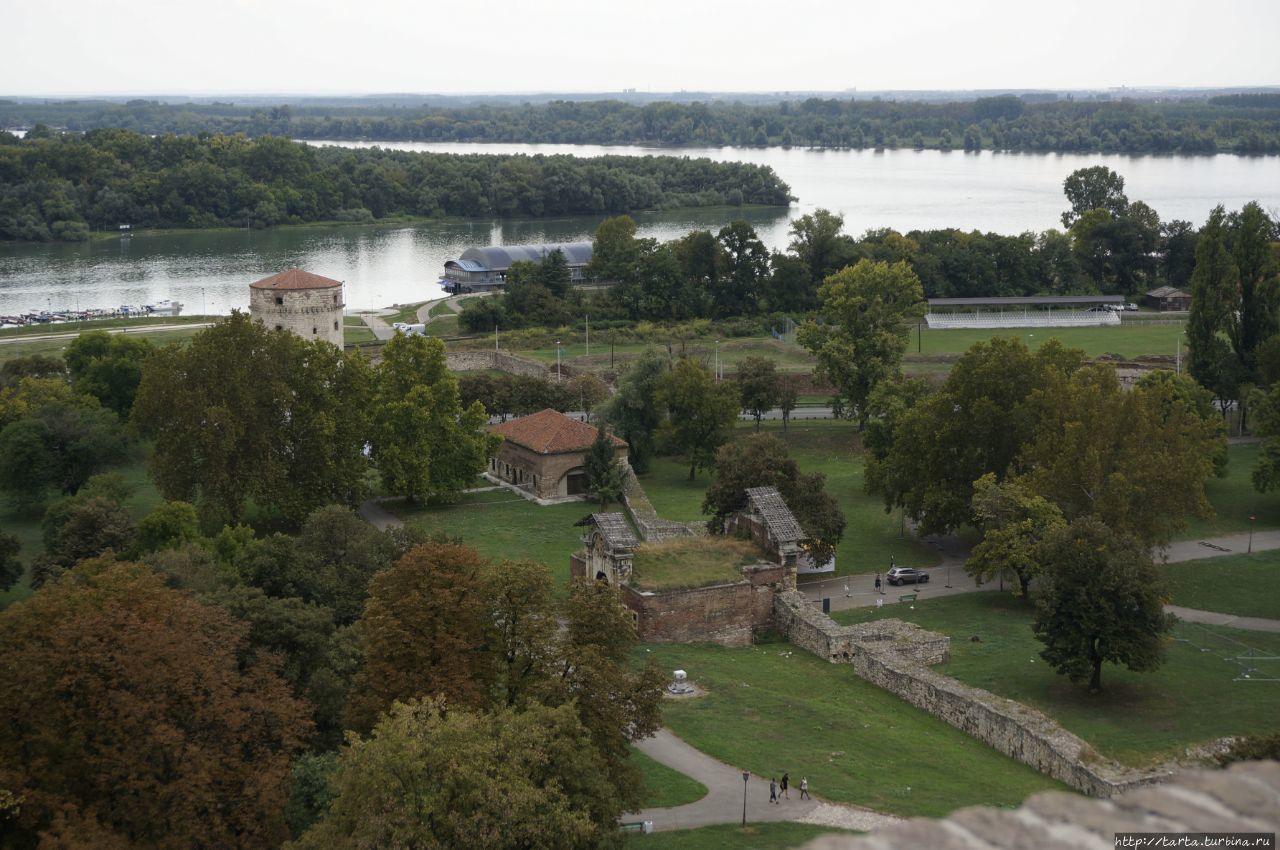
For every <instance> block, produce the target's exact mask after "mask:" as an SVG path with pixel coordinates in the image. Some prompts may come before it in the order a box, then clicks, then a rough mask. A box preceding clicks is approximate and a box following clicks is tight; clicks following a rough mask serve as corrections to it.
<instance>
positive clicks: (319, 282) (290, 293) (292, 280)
mask: <svg viewBox="0 0 1280 850" xmlns="http://www.w3.org/2000/svg"><path fill="white" fill-rule="evenodd" d="M344 307H346V304H344V303H343V297H342V281H340V280H334V279H332V278H328V277H321V276H320V275H318V274H312V273H311V272H305V271H303V270H302V269H289V270H288V271H283V272H280V273H279V274H273V275H271V277H264V278H263V279H262V280H259V281H257V282H256V283H251V284H249V315H250V316H252V317H253V318H254V319H256V320H258V321H259V322H262V323H263V324H264V325H266V326H267V327H268V328H270V329H272V330H277V331H289V332H290V333H293V334H297V335H298V336H300V337H302V338H303V339H322V340H324V341H325V342H328V343H331V344H333V345H336V346H338V348H342V345H343V330H342V311H343V308H344Z"/></svg>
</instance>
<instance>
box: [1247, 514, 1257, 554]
mask: <svg viewBox="0 0 1280 850" xmlns="http://www.w3.org/2000/svg"><path fill="white" fill-rule="evenodd" d="M1254 519H1256V517H1249V551H1248V553H1247V554H1249V555H1252V554H1253V521H1254Z"/></svg>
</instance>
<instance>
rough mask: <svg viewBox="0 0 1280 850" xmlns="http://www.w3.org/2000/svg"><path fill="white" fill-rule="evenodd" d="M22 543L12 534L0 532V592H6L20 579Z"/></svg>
mask: <svg viewBox="0 0 1280 850" xmlns="http://www.w3.org/2000/svg"><path fill="white" fill-rule="evenodd" d="M21 553H22V541H20V540H19V539H18V538H17V537H14V536H13V535H12V534H5V533H4V532H2V531H0V592H3V591H6V590H8V589H9V588H11V587H13V586H14V585H15V584H17V583H18V579H20V578H22V572H23V567H22V561H20V560H18V556H19V555H20V554H21Z"/></svg>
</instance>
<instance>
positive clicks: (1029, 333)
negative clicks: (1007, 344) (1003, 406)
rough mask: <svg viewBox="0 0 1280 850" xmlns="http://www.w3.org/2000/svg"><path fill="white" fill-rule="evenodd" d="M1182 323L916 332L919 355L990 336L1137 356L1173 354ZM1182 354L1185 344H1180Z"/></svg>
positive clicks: (1093, 353)
mask: <svg viewBox="0 0 1280 850" xmlns="http://www.w3.org/2000/svg"><path fill="white" fill-rule="evenodd" d="M1182 329H1183V325H1181V324H1177V325H1163V324H1143V323H1140V322H1139V323H1133V322H1127V323H1122V324H1121V325H1119V326H1115V327H1100V328H1009V329H1000V330H983V329H978V328H974V329H972V330H969V329H963V330H932V331H931V330H925V331H924V333H923V334H921V335H920V339H919V344H920V345H919V347H920V348H921V349H922V350H921V353H922V354H926V355H928V354H960V353H962V352H963V351H965V350H966V349H968V348H969V347H970V346H971V345H973V344H974V343H975V342H980V341H982V340H987V339H991V338H992V337H993V336H1004V337H1011V336H1017V337H1021V338H1022V340H1023V342H1025V343H1026V344H1027V346H1028V347H1030V348H1033V349H1034V348H1038V347H1039V346H1040V345H1042V344H1043V343H1044V342H1045V341H1046V340H1049V339H1054V338H1056V339H1058V340H1059V341H1060V342H1061V343H1062V344H1063V345H1065V346H1067V347H1068V348H1081V349H1084V353H1085V354H1087V355H1088V356H1090V357H1097V356H1099V355H1101V354H1122V355H1124V356H1125V357H1137V356H1138V355H1142V354H1167V355H1169V356H1170V357H1172V356H1173V355H1174V351H1175V348H1176V346H1177V341H1178V336H1179V335H1180V334H1181V333H1182ZM916 349H917V339H916V335H915V334H914V333H913V334H912V335H911V346H910V347H909V348H908V349H907V350H908V352H910V353H913V354H914V353H915V352H916ZM1183 353H1184V354H1185V353H1186V347H1185V345H1184V347H1183Z"/></svg>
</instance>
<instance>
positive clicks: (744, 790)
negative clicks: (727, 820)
mask: <svg viewBox="0 0 1280 850" xmlns="http://www.w3.org/2000/svg"><path fill="white" fill-rule="evenodd" d="M750 780H751V771H749V770H744V771H742V825H743V826H746V825H747V783H748V782H749V781H750Z"/></svg>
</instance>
